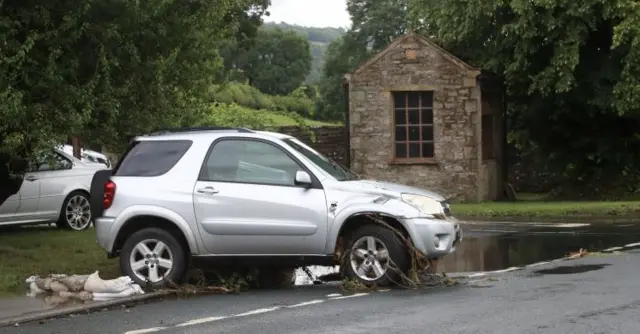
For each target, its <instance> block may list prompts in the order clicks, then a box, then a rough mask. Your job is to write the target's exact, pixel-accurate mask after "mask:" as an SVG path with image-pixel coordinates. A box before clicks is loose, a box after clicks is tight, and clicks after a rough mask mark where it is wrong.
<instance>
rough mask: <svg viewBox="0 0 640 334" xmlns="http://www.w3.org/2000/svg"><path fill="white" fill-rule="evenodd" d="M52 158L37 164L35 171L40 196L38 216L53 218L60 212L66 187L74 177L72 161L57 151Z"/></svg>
mask: <svg viewBox="0 0 640 334" xmlns="http://www.w3.org/2000/svg"><path fill="white" fill-rule="evenodd" d="M52 158H53V159H50V161H48V162H46V163H43V164H41V165H39V168H38V171H37V172H36V173H35V174H36V176H37V178H38V181H39V186H40V196H39V197H40V198H39V200H38V208H37V212H38V215H40V216H46V217H47V218H51V219H55V218H57V216H58V214H59V213H60V209H61V208H62V203H63V202H64V199H65V196H66V193H65V191H66V189H67V186H68V184H69V182H71V181H72V180H71V178H73V177H75V176H76V175H75V173H74V172H73V162H72V161H71V160H69V159H68V158H66V157H65V156H63V155H62V154H60V153H58V152H54V153H53V156H52Z"/></svg>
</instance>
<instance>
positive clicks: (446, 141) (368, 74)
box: [349, 36, 485, 201]
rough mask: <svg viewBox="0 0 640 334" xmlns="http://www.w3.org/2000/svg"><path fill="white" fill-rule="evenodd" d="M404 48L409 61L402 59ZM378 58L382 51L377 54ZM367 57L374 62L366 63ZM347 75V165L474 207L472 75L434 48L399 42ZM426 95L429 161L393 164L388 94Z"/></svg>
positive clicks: (476, 97) (476, 92) (476, 128)
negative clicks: (429, 94)
mask: <svg viewBox="0 0 640 334" xmlns="http://www.w3.org/2000/svg"><path fill="white" fill-rule="evenodd" d="M405 49H412V50H416V53H415V55H416V58H415V59H412V60H411V61H409V60H407V59H405ZM383 52H384V51H383ZM374 59H375V58H374ZM365 66H366V67H363V68H362V70H361V71H358V70H356V72H354V73H353V74H351V76H350V77H349V110H350V132H351V133H350V136H351V167H352V169H353V170H354V172H356V173H359V174H361V175H364V176H367V177H372V178H376V179H381V180H387V181H393V182H399V183H403V184H408V185H413V186H418V187H421V188H426V189H433V190H436V191H439V192H441V193H442V194H443V195H446V196H451V197H454V198H455V199H456V200H463V201H477V200H479V199H480V198H481V196H482V194H483V193H485V192H484V191H483V189H480V187H483V185H482V184H483V183H482V180H481V179H480V174H481V173H480V168H482V166H480V165H481V164H479V163H478V162H479V161H480V158H481V157H480V152H479V142H480V138H479V133H480V125H479V116H480V115H479V110H480V99H481V97H480V88H479V86H478V85H477V82H476V79H475V76H476V75H477V72H475V71H471V70H467V69H465V68H464V66H465V65H462V66H461V65H460V63H456V62H455V60H452V59H451V57H449V56H447V55H446V54H444V53H443V51H442V50H440V49H438V48H437V47H433V46H431V45H427V44H425V43H423V42H422V41H421V40H420V39H418V37H414V36H407V37H406V38H404V39H402V40H401V42H400V43H397V44H395V45H394V44H391V46H390V49H389V50H388V52H386V53H383V54H382V56H381V57H380V58H379V59H377V60H375V61H374V62H372V63H370V64H369V65H365ZM403 90H404V91H427V90H432V91H434V141H435V144H434V146H435V148H434V159H433V160H434V161H432V163H426V164H425V163H423V164H397V163H395V162H394V161H393V147H392V145H393V132H392V131H393V130H392V126H393V119H392V105H393V102H392V96H391V92H392V91H403Z"/></svg>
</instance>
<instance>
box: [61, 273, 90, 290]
mask: <svg viewBox="0 0 640 334" xmlns="http://www.w3.org/2000/svg"><path fill="white" fill-rule="evenodd" d="M88 278H89V275H71V276H66V277H63V278H59V279H58V281H59V282H60V283H62V284H64V285H65V286H66V287H67V288H69V291H73V292H79V291H82V290H84V284H85V283H86V282H87V279H88Z"/></svg>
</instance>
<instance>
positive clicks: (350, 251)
mask: <svg viewBox="0 0 640 334" xmlns="http://www.w3.org/2000/svg"><path fill="white" fill-rule="evenodd" d="M346 250H347V253H346V254H345V256H344V258H343V263H342V264H341V267H342V268H341V270H342V272H343V275H344V276H346V278H351V279H355V280H358V281H360V282H361V283H362V284H364V285H366V286H389V285H394V284H397V283H400V272H405V271H406V270H407V269H408V267H409V254H408V252H407V249H406V248H405V247H404V245H403V244H402V241H401V240H400V239H399V238H398V236H396V235H395V234H394V232H393V231H391V230H389V229H388V228H386V227H383V226H377V225H366V226H363V227H361V228H360V229H358V230H356V231H355V232H354V233H353V234H352V235H351V236H350V238H349V240H348V242H347V248H346Z"/></svg>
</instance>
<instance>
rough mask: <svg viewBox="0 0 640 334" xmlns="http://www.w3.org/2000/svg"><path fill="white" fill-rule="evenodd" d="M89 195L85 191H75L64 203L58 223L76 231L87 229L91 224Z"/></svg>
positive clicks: (59, 225)
mask: <svg viewBox="0 0 640 334" xmlns="http://www.w3.org/2000/svg"><path fill="white" fill-rule="evenodd" d="M91 219H92V217H91V205H90V204H89V196H88V195H87V194H86V193H85V192H83V191H74V192H72V193H71V194H69V196H67V198H66V199H65V200H64V202H63V203H62V209H61V210H60V217H58V221H57V222H56V225H57V226H58V227H60V228H65V229H70V230H74V231H82V230H86V229H87V228H88V227H89V226H90V225H91Z"/></svg>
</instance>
